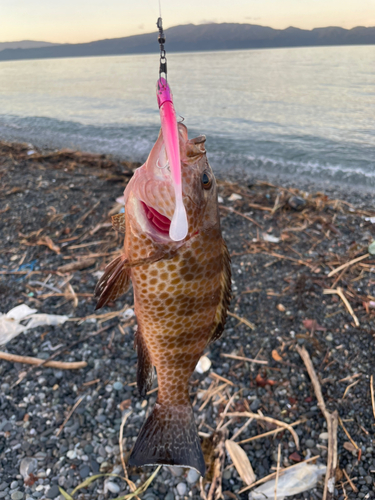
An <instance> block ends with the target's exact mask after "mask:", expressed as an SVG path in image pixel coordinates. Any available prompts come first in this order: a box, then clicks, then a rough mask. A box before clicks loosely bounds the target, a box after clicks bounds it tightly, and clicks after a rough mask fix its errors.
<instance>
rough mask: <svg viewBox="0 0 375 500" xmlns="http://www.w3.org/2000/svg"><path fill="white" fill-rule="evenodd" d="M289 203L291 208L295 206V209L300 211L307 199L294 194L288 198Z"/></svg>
mask: <svg viewBox="0 0 375 500" xmlns="http://www.w3.org/2000/svg"><path fill="white" fill-rule="evenodd" d="M288 205H289V206H290V208H293V210H296V211H297V212H299V211H300V210H303V209H304V208H305V206H306V201H305V200H304V199H303V198H299V197H298V196H292V197H291V198H289V200H288Z"/></svg>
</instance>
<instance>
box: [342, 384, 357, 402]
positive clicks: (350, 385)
mask: <svg viewBox="0 0 375 500" xmlns="http://www.w3.org/2000/svg"><path fill="white" fill-rule="evenodd" d="M358 382H360V380H357V381H356V382H353V383H351V384H349V385H348V386H347V388H346V389H345V391H344V395H343V397H342V399H345V398H346V396H347V395H348V393H349V391H350V389H351V388H352V387H354V386H355V385H357V384H358Z"/></svg>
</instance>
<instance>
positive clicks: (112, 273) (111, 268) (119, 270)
mask: <svg viewBox="0 0 375 500" xmlns="http://www.w3.org/2000/svg"><path fill="white" fill-rule="evenodd" d="M126 260H127V259H126V257H125V256H124V255H120V256H119V257H117V259H115V260H113V261H112V262H111V263H110V264H108V266H107V267H106V268H105V271H104V274H103V276H102V277H101V278H100V280H99V281H98V283H97V284H96V287H95V292H94V297H95V298H97V299H98V302H97V304H96V307H95V309H100V308H101V307H103V306H105V305H106V304H108V302H110V301H111V300H116V299H117V298H118V297H120V296H121V295H123V294H124V293H126V292H127V291H128V289H129V286H130V277H129V269H128V268H127V267H126V265H125V263H126Z"/></svg>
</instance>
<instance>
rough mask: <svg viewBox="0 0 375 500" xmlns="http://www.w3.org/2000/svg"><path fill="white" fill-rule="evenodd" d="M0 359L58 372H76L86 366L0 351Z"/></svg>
mask: <svg viewBox="0 0 375 500" xmlns="http://www.w3.org/2000/svg"><path fill="white" fill-rule="evenodd" d="M0 359H5V360H6V361H12V362H13V363H24V364H26V365H38V366H40V365H43V366H45V367H48V368H58V369H59V370H78V369H79V368H85V367H86V366H87V363H86V361H76V362H73V363H65V362H63V361H48V362H47V363H45V360H44V359H39V358H31V357H30V356H18V355H17V354H9V353H8V352H2V351H0Z"/></svg>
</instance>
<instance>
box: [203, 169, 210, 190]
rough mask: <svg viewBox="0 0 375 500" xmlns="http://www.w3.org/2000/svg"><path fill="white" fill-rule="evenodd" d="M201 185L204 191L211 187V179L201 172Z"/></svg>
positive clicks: (207, 174) (206, 173) (208, 175)
mask: <svg viewBox="0 0 375 500" xmlns="http://www.w3.org/2000/svg"><path fill="white" fill-rule="evenodd" d="M202 184H203V188H204V189H210V187H211V185H212V179H211V176H210V174H209V173H208V172H203V174H202Z"/></svg>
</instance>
